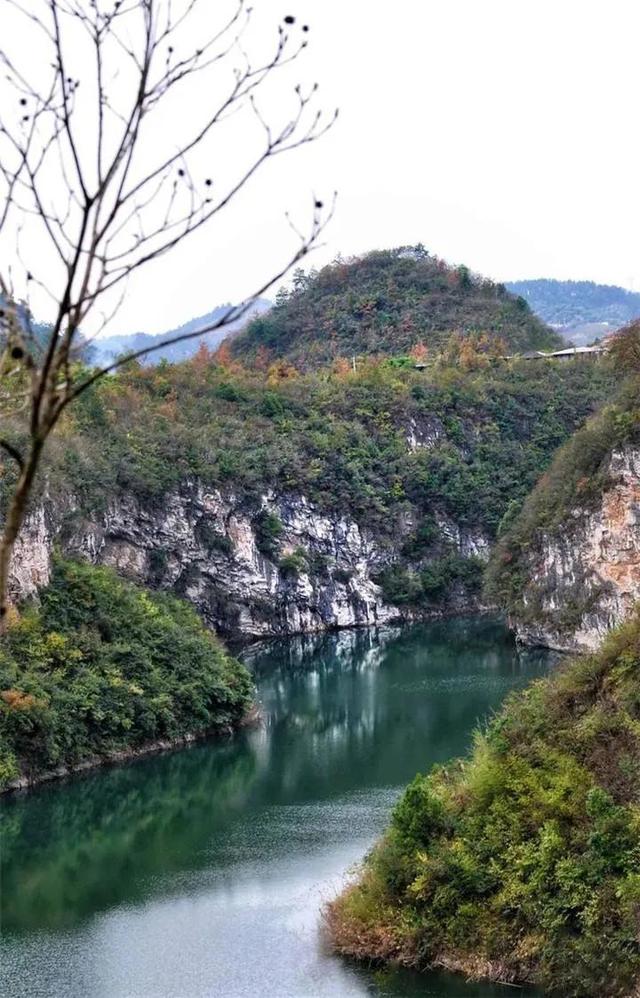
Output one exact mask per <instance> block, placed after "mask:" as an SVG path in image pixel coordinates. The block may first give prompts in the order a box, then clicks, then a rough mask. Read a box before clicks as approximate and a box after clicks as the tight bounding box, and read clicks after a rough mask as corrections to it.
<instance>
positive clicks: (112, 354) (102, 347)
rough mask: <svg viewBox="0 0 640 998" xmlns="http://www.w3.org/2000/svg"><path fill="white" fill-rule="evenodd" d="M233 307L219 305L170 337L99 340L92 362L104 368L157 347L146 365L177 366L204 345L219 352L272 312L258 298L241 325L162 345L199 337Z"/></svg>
mask: <svg viewBox="0 0 640 998" xmlns="http://www.w3.org/2000/svg"><path fill="white" fill-rule="evenodd" d="M232 307H233V306H231V305H229V304H227V305H219V306H218V307H217V308H214V309H213V311H212V312H207V314H206V315H201V316H198V318H196V319H190V320H189V321H188V322H185V323H184V324H183V325H182V326H178V327H177V328H176V329H170V330H169V331H168V332H166V333H158V334H154V335H152V334H150V333H131V334H127V335H123V336H105V337H102V338H99V339H95V340H93V341H92V343H91V351H92V355H91V360H92V362H93V363H94V364H98V365H104V364H108V363H110V362H111V361H113V360H115V358H116V357H119V356H120V355H121V354H126V353H134V352H136V351H138V350H145V349H147V348H148V347H153V346H156V347H158V349H157V350H156V351H155V352H154V353H152V354H151V355H150V356H149V357H148V358H145V360H144V361H143V363H148V364H158V363H159V362H160V361H161V360H166V361H169V363H172V364H175V363H178V362H179V361H181V360H187V359H188V358H189V357H193V355H194V354H195V353H197V352H198V349H199V347H200V345H201V344H202V343H204V344H205V346H207V347H208V348H209V349H210V350H215V349H216V347H218V346H219V345H220V343H221V342H222V340H224V339H225V337H227V336H229V335H230V334H231V333H234V332H237V331H238V329H240V328H242V326H244V325H245V324H246V323H247V321H249V320H250V319H251V317H253V316H256V315H260V314H261V313H262V312H265V311H266V310H267V309H269V308H271V302H270V301H267V299H266V298H258V299H257V300H256V301H255V302H254V304H253V305H252V307H251V310H250V311H249V313H248V315H246V316H243V318H242V319H240V320H239V321H238V322H233V323H230V325H228V326H225V328H224V329H215V330H213V331H212V332H210V333H205V334H203V335H202V336H194V337H193V338H192V339H187V340H183V341H182V342H181V343H173V344H171V345H170V346H167V347H165V348H164V349H163V347H162V344H163V343H164V342H166V341H167V340H171V339H173V338H174V337H176V336H182V335H185V336H186V335H188V334H190V333H196V332H197V331H198V330H199V329H205V328H206V327H207V326H210V325H211V324H212V323H214V322H217V321H218V320H220V319H221V318H222V317H223V316H224V314H225V313H226V312H228V311H229V309H230V308H232Z"/></svg>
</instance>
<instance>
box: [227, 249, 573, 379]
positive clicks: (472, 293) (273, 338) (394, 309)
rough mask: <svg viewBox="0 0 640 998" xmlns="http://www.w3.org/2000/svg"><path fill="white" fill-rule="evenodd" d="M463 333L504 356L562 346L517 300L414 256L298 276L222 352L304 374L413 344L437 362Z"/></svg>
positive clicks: (388, 253) (372, 259) (389, 253)
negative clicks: (484, 337)
mask: <svg viewBox="0 0 640 998" xmlns="http://www.w3.org/2000/svg"><path fill="white" fill-rule="evenodd" d="M471 333H475V334H489V335H490V336H491V337H493V338H494V339H499V340H500V341H501V343H502V347H503V349H504V350H505V351H508V352H511V353H516V352H525V351H528V350H543V349H558V348H559V347H560V346H562V345H563V341H562V338H561V337H560V336H559V335H558V334H557V333H554V332H553V331H552V330H551V329H549V328H548V327H547V326H545V325H544V324H543V323H542V322H541V321H540V319H538V318H537V317H536V316H535V315H534V314H533V313H532V312H531V310H530V309H529V306H528V304H527V303H526V301H524V300H523V299H522V298H516V297H515V296H513V295H512V294H510V293H509V292H508V291H507V290H506V289H505V287H504V286H503V285H500V284H494V283H493V282H491V281H488V280H486V279H484V278H482V277H478V276H477V275H475V274H472V273H471V272H470V271H469V270H468V268H467V267H452V266H450V265H449V264H447V263H445V262H444V261H443V260H440V259H438V258H437V257H435V256H432V255H431V254H429V253H428V252H427V251H426V250H425V249H424V248H423V247H421V246H413V247H399V248H397V249H392V250H383V251H376V252H373V253H368V254H367V255H366V256H362V257H358V258H354V259H350V260H347V261H343V260H337V261H335V262H334V263H332V264H330V265H329V266H327V267H323V268H322V270H320V271H318V272H312V273H310V274H304V273H303V272H302V271H298V272H297V273H296V275H295V277H294V282H293V287H292V289H291V290H290V291H288V292H280V293H279V294H278V296H277V299H276V303H275V305H274V307H273V308H272V309H271V311H270V312H269V313H268V314H267V315H263V316H260V317H259V318H258V319H255V320H254V321H253V322H251V323H249V325H248V326H247V327H246V329H245V330H244V331H243V332H242V333H240V334H239V335H238V336H236V337H234V339H233V340H232V341H230V343H231V349H232V351H233V354H234V355H235V356H236V357H238V358H242V359H244V360H255V358H256V356H257V355H258V352H259V351H260V352H261V353H264V352H265V351H266V354H267V356H268V357H271V358H274V359H275V358H283V359H286V360H287V361H290V362H291V363H292V364H294V365H295V366H296V367H298V368H300V369H304V370H310V369H313V368H317V367H319V366H322V365H323V364H326V363H328V362H331V361H333V360H335V359H336V358H338V357H347V358H351V357H352V356H354V355H356V356H360V355H371V354H386V355H393V354H406V353H408V352H409V351H410V350H411V349H412V348H413V347H415V346H416V345H417V344H419V343H423V344H424V345H425V346H426V347H427V348H428V349H429V350H431V351H434V352H438V351H440V350H442V349H444V348H445V347H446V344H447V343H448V341H449V340H450V339H451V337H452V335H453V334H462V335H469V334H471Z"/></svg>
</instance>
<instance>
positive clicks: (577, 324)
mask: <svg viewBox="0 0 640 998" xmlns="http://www.w3.org/2000/svg"><path fill="white" fill-rule="evenodd" d="M506 287H507V288H508V289H509V291H512V292H513V294H515V295H521V296H522V298H524V299H525V300H526V301H527V302H528V303H529V305H530V306H531V308H532V309H533V311H534V312H535V313H536V314H537V315H538V316H540V318H541V319H542V320H543V322H548V323H549V324H550V325H551V326H553V327H554V328H556V329H558V330H560V332H562V334H563V335H564V336H565V337H566V338H568V339H572V340H573V341H574V342H576V343H581V342H586V341H587V340H593V339H595V338H596V337H598V336H602V335H604V334H605V333H606V332H608V331H610V330H613V329H618V328H619V327H620V326H624V325H626V324H627V323H628V322H631V321H632V320H633V319H636V318H638V316H640V294H637V293H636V292H634V291H627V290H625V288H619V287H616V286H615V285H612V284H594V282H593V281H551V280H546V279H540V280H536V281H513V282H512V283H508V284H507V285H506Z"/></svg>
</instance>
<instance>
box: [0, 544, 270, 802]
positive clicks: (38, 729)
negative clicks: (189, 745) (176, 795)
mask: <svg viewBox="0 0 640 998" xmlns="http://www.w3.org/2000/svg"><path fill="white" fill-rule="evenodd" d="M251 695H252V684H251V681H250V678H249V675H248V673H247V672H246V671H245V669H244V668H243V667H242V666H241V665H240V664H239V663H238V662H236V661H235V660H234V659H232V658H230V657H229V656H228V655H227V654H226V652H225V651H224V650H223V648H222V647H221V645H220V644H219V643H218V642H217V640H216V639H215V638H214V637H213V636H212V635H211V633H210V632H209V631H207V630H206V629H205V627H204V625H203V624H202V623H201V622H200V620H199V618H198V617H197V615H196V614H195V612H194V611H193V610H192V609H191V608H190V607H189V606H187V605H186V604H184V603H182V602H180V601H179V600H177V599H175V598H173V597H171V596H168V595H166V594H162V595H161V594H153V595H152V594H150V593H148V592H146V591H145V590H142V589H138V588H136V587H134V586H132V585H130V584H128V583H125V582H123V581H121V580H119V579H117V578H116V576H115V575H114V574H113V573H112V572H111V571H110V570H109V569H106V568H93V567H91V566H89V565H85V564H74V563H69V562H63V561H58V562H57V563H56V566H55V571H54V575H53V578H52V580H51V584H50V585H49V586H48V587H47V588H46V589H44V590H43V591H42V593H41V596H40V602H39V604H38V605H37V606H36V605H34V606H31V607H26V608H25V609H23V610H22V611H21V612H20V614H18V613H17V612H14V616H13V618H12V620H11V621H10V626H9V630H8V633H7V634H6V635H5V637H4V638H3V641H2V646H1V647H0V788H1V787H3V786H6V784H7V783H9V782H10V781H11V780H12V779H14V778H15V777H17V776H26V777H27V778H33V777H37V776H38V775H39V774H41V773H43V772H46V771H47V770H51V769H54V768H57V767H60V766H64V767H69V766H74V765H76V764H78V763H81V762H83V761H86V760H91V759H94V758H95V757H101V756H108V755H109V754H110V753H113V752H117V751H119V750H122V749H131V748H134V749H135V748H136V747H139V746H143V745H144V744H145V743H149V742H152V741H155V740H158V739H172V738H176V737H180V736H183V735H186V734H187V733H194V734H198V733H203V734H204V733H208V732H215V731H222V730H228V729H229V728H231V727H233V726H234V725H236V724H237V723H238V722H239V721H240V720H241V719H242V717H243V716H244V714H245V713H246V711H247V709H248V707H249V704H250V701H251Z"/></svg>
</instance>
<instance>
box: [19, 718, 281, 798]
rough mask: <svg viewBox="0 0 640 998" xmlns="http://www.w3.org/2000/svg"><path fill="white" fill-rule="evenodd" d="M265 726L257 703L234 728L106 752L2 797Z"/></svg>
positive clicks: (25, 780)
mask: <svg viewBox="0 0 640 998" xmlns="http://www.w3.org/2000/svg"><path fill="white" fill-rule="evenodd" d="M262 723H263V716H262V713H261V711H260V708H259V707H258V705H257V704H253V705H252V707H251V709H250V710H248V711H247V713H246V714H245V716H244V717H243V718H242V719H241V720H240V722H239V723H238V724H236V725H234V726H231V725H227V726H225V727H223V728H212V729H211V730H210V731H197V732H188V733H187V734H185V735H178V736H176V737H175V738H164V739H157V740H156V741H153V742H148V743H147V744H145V745H139V746H137V747H135V748H133V747H132V748H128V749H118V750H114V751H112V752H105V753H103V754H102V755H96V756H93V757H92V758H90V759H83V760H82V762H78V763H76V764H72V765H68V766H58V767H57V768H56V769H51V770H47V771H46V772H43V773H35V774H33V775H31V776H28V775H27V776H22V777H20V778H18V779H16V780H12V781H11V782H10V783H8V784H7V785H6V786H5V787H0V797H1V796H2V795H4V794H12V793H19V792H24V791H27V790H33V789H35V788H36V787H39V786H41V785H42V784H43V783H51V782H53V781H55V780H66V779H70V778H71V777H74V776H80V775H81V774H83V773H88V772H90V771H91V770H94V769H101V768H103V767H107V766H122V765H125V764H126V763H130V762H135V761H136V760H137V759H143V758H144V757H145V756H150V755H160V754H162V753H164V752H175V751H176V750H178V749H186V748H189V747H190V746H192V745H196V744H198V743H199V742H205V741H214V740H224V739H227V738H233V736H234V735H235V734H236V733H237V732H238V731H240V730H242V729H243V728H257V727H259V726H260V724H262Z"/></svg>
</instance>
